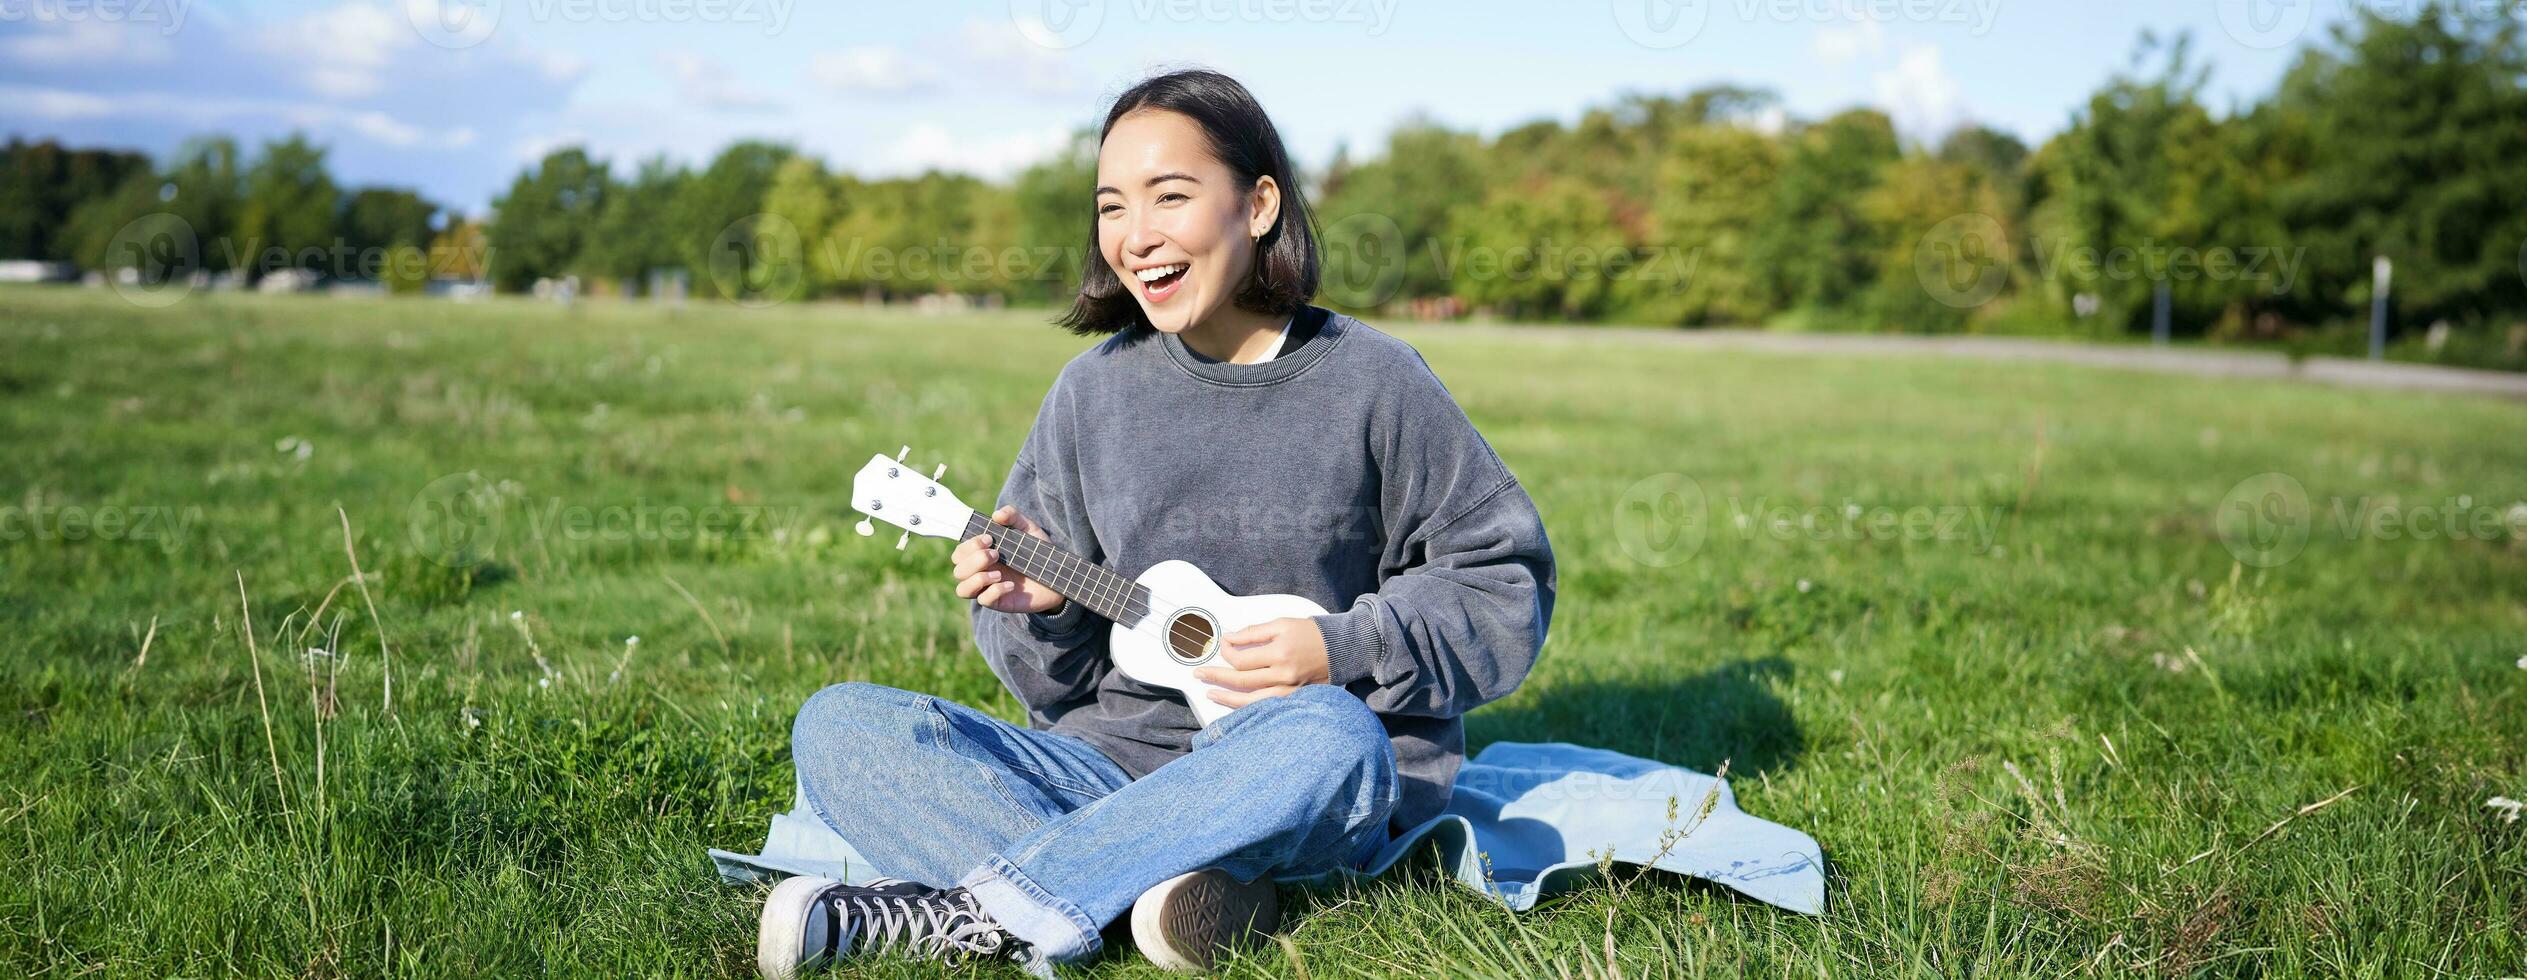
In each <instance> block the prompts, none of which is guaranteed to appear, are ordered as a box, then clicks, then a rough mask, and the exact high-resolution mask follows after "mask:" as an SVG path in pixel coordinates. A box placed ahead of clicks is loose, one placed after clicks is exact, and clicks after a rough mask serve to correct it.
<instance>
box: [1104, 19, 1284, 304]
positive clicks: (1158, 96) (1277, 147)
mask: <svg viewBox="0 0 2527 980" xmlns="http://www.w3.org/2000/svg"><path fill="white" fill-rule="evenodd" d="M1145 109H1158V110H1164V111H1167V112H1173V113H1177V114H1180V115H1183V116H1184V117H1185V118H1188V119H1191V120H1193V122H1194V124H1195V125H1197V126H1200V127H1202V133H1203V135H1204V136H1205V137H1206V138H1208V139H1209V140H1210V143H1211V155H1212V156H1214V157H1216V158H1218V159H1219V161H1220V162H1221V163H1222V164H1225V165H1226V166H1227V167H1228V170H1229V173H1230V174H1232V175H1234V176H1235V177H1236V178H1237V190H1238V192H1239V193H1241V194H1243V193H1246V192H1248V191H1252V190H1254V188H1255V185H1256V183H1257V182H1259V181H1260V180H1261V179H1262V178H1265V177H1270V178H1272V182H1273V183H1275V184H1278V185H1280V187H1281V214H1280V215H1279V216H1278V217H1276V218H1275V219H1274V220H1273V224H1272V228H1271V230H1269V231H1266V232H1264V234H1263V237H1262V238H1261V239H1258V240H1257V241H1256V242H1255V268H1254V271H1253V272H1252V273H1250V274H1248V276H1247V277H1246V283H1245V285H1243V286H1240V287H1238V290H1237V295H1236V296H1235V297H1233V298H1232V300H1231V301H1232V302H1234V303H1236V304H1237V305H1238V307H1239V308H1241V309H1245V310H1249V311H1252V312H1255V313H1263V314H1268V315H1282V314H1288V313H1295V312H1297V311H1298V309H1299V308H1300V307H1302V306H1305V305H1307V301H1308V300H1309V299H1312V298H1314V297H1315V295H1316V281H1317V257H1316V232H1315V229H1314V227H1313V226H1314V219H1313V217H1312V216H1311V214H1310V213H1309V211H1308V207H1307V195H1306V194H1305V193H1303V192H1301V191H1300V190H1299V180H1298V174H1297V173H1295V172H1293V170H1292V169H1291V167H1290V154H1289V151H1287V150H1285V149H1283V148H1282V146H1281V132H1280V131H1279V130H1277V129H1274V128H1273V126H1272V117H1270V116H1267V115H1265V114H1264V109H1263V105H1262V104H1261V103H1259V102H1256V101H1255V96H1254V93H1251V92H1248V91H1246V86H1244V85H1240V84H1238V83H1237V80H1236V79H1234V78H1230V77H1228V76H1227V75H1223V74H1220V73H1219V72H1215V71H1208V70H1203V69H1188V70H1183V71H1171V72H1168V73H1166V74H1164V75H1158V76H1155V77H1152V78H1149V79H1146V80H1144V81H1142V82H1141V83H1140V84H1137V85H1134V86H1132V87H1131V88H1128V89H1125V90H1124V91H1123V94H1122V95H1118V96H1115V99H1114V106H1113V108H1110V109H1107V110H1106V122H1105V126H1104V127H1103V128H1101V129H1099V130H1098V131H1097V144H1098V145H1099V146H1103V145H1105V140H1106V136H1107V135H1108V134H1110V133H1112V132H1114V124H1115V122H1116V121H1118V120H1120V119H1122V118H1123V117H1125V116H1128V115H1131V114H1132V113H1135V112H1140V111H1142V110H1145ZM1088 214H1089V217H1088V256H1089V257H1088V260H1087V261H1086V262H1083V263H1081V269H1080V277H1079V296H1078V297H1077V298H1075V299H1073V300H1072V301H1071V306H1070V312H1067V313H1064V314H1062V316H1061V318H1060V319H1058V320H1055V321H1054V322H1055V323H1059V324H1061V325H1062V326H1065V327H1069V328H1070V329H1071V332H1073V333H1081V334H1110V333H1115V332H1118V331H1121V330H1123V329H1125V328H1127V327H1133V326H1138V325H1142V324H1145V323H1146V322H1147V320H1146V319H1145V318H1144V317H1143V316H1142V315H1141V305H1140V302H1139V301H1138V300H1135V299H1133V298H1132V294H1131V292H1130V291H1129V290H1126V289H1125V288H1123V280H1122V279H1121V278H1120V277H1118V276H1116V275H1115V274H1114V269H1113V267H1111V266H1108V265H1106V261H1105V252H1104V251H1103V250H1101V249H1099V248H1098V247H1097V218H1096V211H1095V210H1094V209H1089V210H1088Z"/></svg>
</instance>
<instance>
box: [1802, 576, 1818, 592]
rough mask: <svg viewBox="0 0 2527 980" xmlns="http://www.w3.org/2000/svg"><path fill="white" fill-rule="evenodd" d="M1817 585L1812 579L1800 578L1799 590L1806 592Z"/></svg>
mask: <svg viewBox="0 0 2527 980" xmlns="http://www.w3.org/2000/svg"><path fill="white" fill-rule="evenodd" d="M1815 587H1816V583H1814V582H1810V581H1808V580H1806V579H1800V580H1799V591H1801V592H1806V591H1807V590H1809V589H1813V588H1815Z"/></svg>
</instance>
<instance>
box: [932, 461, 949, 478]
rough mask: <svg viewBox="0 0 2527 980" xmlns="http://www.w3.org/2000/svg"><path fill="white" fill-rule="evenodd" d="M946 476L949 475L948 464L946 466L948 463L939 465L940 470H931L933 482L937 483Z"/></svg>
mask: <svg viewBox="0 0 2527 980" xmlns="http://www.w3.org/2000/svg"><path fill="white" fill-rule="evenodd" d="M946 475H948V464H946V463H941V464H939V468H938V469H935V470H931V471H930V479H931V480H933V481H936V480H938V479H939V478H940V477H943V476H946Z"/></svg>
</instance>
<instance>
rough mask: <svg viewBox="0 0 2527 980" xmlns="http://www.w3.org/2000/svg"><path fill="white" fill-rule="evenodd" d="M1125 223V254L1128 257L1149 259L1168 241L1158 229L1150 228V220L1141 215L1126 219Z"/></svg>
mask: <svg viewBox="0 0 2527 980" xmlns="http://www.w3.org/2000/svg"><path fill="white" fill-rule="evenodd" d="M1124 222H1125V227H1124V231H1123V253H1124V255H1125V256H1127V257H1130V258H1136V259H1137V258H1147V257H1148V256H1149V254H1150V253H1151V252H1155V251H1157V250H1158V246H1159V245H1160V244H1163V243H1164V242H1165V241H1166V238H1165V237H1164V236H1162V235H1160V234H1159V233H1158V229H1156V228H1153V227H1150V225H1149V222H1148V220H1147V219H1144V218H1142V217H1141V216H1140V215H1137V214H1135V215H1132V216H1131V217H1128V218H1125V219H1124Z"/></svg>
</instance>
